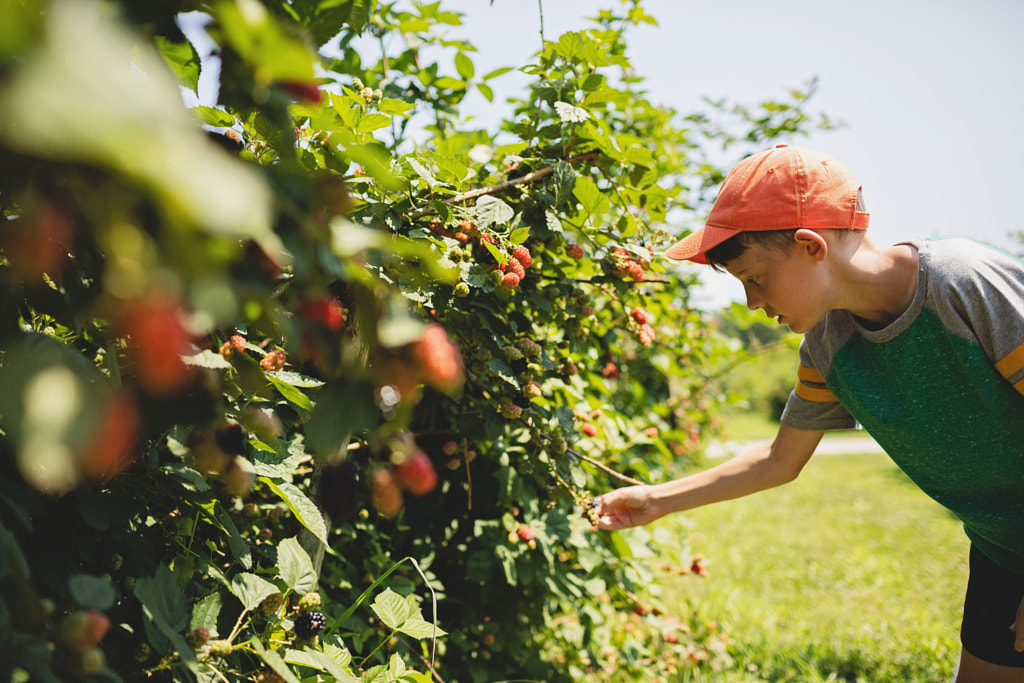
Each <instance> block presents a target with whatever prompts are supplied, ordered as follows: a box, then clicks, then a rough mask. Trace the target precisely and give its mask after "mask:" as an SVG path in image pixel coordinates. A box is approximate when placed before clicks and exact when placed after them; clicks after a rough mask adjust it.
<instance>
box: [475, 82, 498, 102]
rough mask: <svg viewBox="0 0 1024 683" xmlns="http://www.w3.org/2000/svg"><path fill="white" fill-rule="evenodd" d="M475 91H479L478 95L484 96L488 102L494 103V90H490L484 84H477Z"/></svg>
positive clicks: (489, 87)
mask: <svg viewBox="0 0 1024 683" xmlns="http://www.w3.org/2000/svg"><path fill="white" fill-rule="evenodd" d="M476 89H477V90H479V91H480V94H481V95H483V96H484V99H485V100H487V101H488V102H493V101H494V90H492V89H491V86H489V85H487V84H486V83H477V84H476Z"/></svg>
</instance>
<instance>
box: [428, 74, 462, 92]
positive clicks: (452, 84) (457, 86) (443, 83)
mask: <svg viewBox="0 0 1024 683" xmlns="http://www.w3.org/2000/svg"><path fill="white" fill-rule="evenodd" d="M434 86H435V87H436V88H439V89H440V90H465V89H466V82H465V81H460V80H459V79H457V78H452V77H451V76H442V77H441V78H438V79H437V80H436V81H434Z"/></svg>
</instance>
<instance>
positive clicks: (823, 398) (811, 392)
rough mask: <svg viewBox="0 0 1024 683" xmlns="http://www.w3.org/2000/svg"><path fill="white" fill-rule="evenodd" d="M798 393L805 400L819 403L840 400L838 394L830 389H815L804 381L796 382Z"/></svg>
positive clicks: (796, 391)
mask: <svg viewBox="0 0 1024 683" xmlns="http://www.w3.org/2000/svg"><path fill="white" fill-rule="evenodd" d="M794 391H795V393H796V395H797V396H799V397H800V398H802V399H804V400H805V401H817V402H819V403H832V402H835V401H838V400H839V399H837V398H836V395H835V394H833V393H832V392H831V391H829V390H828V389H815V388H814V387H809V386H807V385H806V384H804V383H803V382H797V383H796V389H795V390H794Z"/></svg>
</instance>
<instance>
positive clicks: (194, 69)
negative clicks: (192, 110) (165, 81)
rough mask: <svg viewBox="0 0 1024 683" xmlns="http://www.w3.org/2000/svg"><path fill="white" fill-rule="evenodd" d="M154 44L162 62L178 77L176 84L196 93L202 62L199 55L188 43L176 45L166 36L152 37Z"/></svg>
mask: <svg viewBox="0 0 1024 683" xmlns="http://www.w3.org/2000/svg"><path fill="white" fill-rule="evenodd" d="M153 42H154V43H155V44H156V47H157V49H158V50H160V54H161V55H163V58H164V61H166V62H167V65H168V66H169V67H171V71H173V72H174V75H175V76H177V77H178V82H179V83H181V84H182V85H183V86H185V87H186V88H188V89H189V90H191V91H192V92H196V91H197V90H198V89H199V74H200V70H201V69H202V61H201V60H200V59H199V53H198V52H196V49H195V47H194V46H193V45H192V43H190V42H189V41H187V40H186V41H184V42H181V43H176V42H174V41H172V40H171V39H170V38H167V37H166V36H160V35H157V36H154V37H153Z"/></svg>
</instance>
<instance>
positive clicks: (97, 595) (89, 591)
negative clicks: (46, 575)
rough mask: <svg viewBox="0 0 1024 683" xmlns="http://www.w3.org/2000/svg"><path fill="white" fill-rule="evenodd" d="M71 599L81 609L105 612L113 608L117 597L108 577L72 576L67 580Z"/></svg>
mask: <svg viewBox="0 0 1024 683" xmlns="http://www.w3.org/2000/svg"><path fill="white" fill-rule="evenodd" d="M68 590H70V591H71V597H72V598H73V599H74V601H75V602H77V603H78V604H79V605H81V606H82V607H92V608H94V609H98V610H101V611H105V610H108V609H110V608H111V607H113V606H114V603H115V602H116V600H117V596H116V594H115V593H114V585H113V583H112V582H111V580H110V577H109V576H89V575H88V574H74V575H73V576H71V578H69V579H68Z"/></svg>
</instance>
